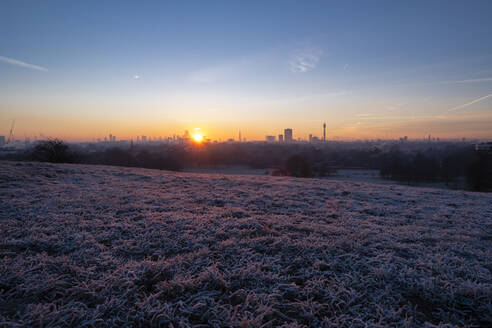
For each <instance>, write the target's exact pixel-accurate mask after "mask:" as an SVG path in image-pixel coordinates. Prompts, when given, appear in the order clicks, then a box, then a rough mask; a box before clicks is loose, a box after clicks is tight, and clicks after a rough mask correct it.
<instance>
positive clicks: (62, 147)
mask: <svg viewBox="0 0 492 328" xmlns="http://www.w3.org/2000/svg"><path fill="white" fill-rule="evenodd" d="M31 159H33V160H35V161H39V162H51V163H73V162H75V155H74V154H73V153H72V152H71V151H70V147H69V146H68V145H67V144H66V143H65V142H63V141H62V140H60V139H48V140H43V141H40V142H38V143H37V145H36V146H35V147H34V148H33V149H32V152H31Z"/></svg>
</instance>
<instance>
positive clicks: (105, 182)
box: [0, 162, 492, 327]
mask: <svg viewBox="0 0 492 328" xmlns="http://www.w3.org/2000/svg"><path fill="white" fill-rule="evenodd" d="M0 189H1V193H0V204H1V205H0V258H1V259H2V260H1V261H0V326H12V327H15V326H32V325H34V326H36V325H43V326H48V327H49V326H73V325H80V326H96V327H104V326H163V327H166V326H171V324H172V326H173V327H191V326H196V327H209V326H210V327H221V326H235V327H259V326H263V327H273V326H279V325H285V326H289V327H301V326H309V327H360V326H364V325H368V326H393V327H405V326H406V327H421V326H423V325H424V324H427V325H445V324H449V325H450V326H466V325H468V326H470V325H472V326H473V325H474V326H490V324H491V322H492V206H491V204H492V195H491V194H483V193H469V192H463V191H459V192H458V191H447V190H436V189H425V188H412V187H405V186H396V185H375V184H370V183H356V182H340V181H331V180H330V181H327V180H321V179H295V178H275V177H266V176H265V177H263V176H230V175H229V176H221V175H206V174H203V175H201V174H190V173H170V172H165V171H156V170H146V169H134V168H121V167H110V166H85V165H68V164H66V165H61V164H60V165H52V164H42V163H16V162H0Z"/></svg>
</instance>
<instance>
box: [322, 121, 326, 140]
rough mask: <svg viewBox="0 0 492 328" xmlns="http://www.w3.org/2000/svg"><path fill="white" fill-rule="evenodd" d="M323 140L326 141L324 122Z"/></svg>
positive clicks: (324, 125)
mask: <svg viewBox="0 0 492 328" xmlns="http://www.w3.org/2000/svg"><path fill="white" fill-rule="evenodd" d="M323 141H326V122H325V123H323Z"/></svg>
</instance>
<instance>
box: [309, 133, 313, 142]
mask: <svg viewBox="0 0 492 328" xmlns="http://www.w3.org/2000/svg"><path fill="white" fill-rule="evenodd" d="M309 142H313V135H312V134H311V133H310V134H309Z"/></svg>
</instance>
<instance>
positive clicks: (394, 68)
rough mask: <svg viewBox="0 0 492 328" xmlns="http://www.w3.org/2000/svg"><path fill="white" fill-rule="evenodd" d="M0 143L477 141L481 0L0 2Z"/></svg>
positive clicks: (483, 37) (489, 121) (483, 76)
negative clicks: (0, 138) (286, 136)
mask: <svg viewBox="0 0 492 328" xmlns="http://www.w3.org/2000/svg"><path fill="white" fill-rule="evenodd" d="M0 31H1V33H0V135H8V132H9V129H10V125H11V122H12V120H14V119H15V122H16V123H15V130H14V135H15V137H16V138H20V139H22V138H24V137H30V138H34V137H36V138H44V137H58V138H63V139H66V140H70V141H76V140H80V141H81V140H92V139H93V138H103V137H104V136H105V135H108V134H109V133H112V134H113V135H116V136H117V138H118V139H130V138H134V139H135V138H136V136H137V135H147V136H154V137H156V136H172V135H173V134H180V135H181V134H183V132H184V130H190V131H191V130H193V129H195V128H200V129H201V131H203V133H204V134H205V135H206V136H207V137H210V138H212V139H217V140H224V139H228V138H231V137H233V138H237V135H238V132H239V130H241V133H242V135H243V136H244V137H246V138H247V139H248V140H254V139H264V137H265V135H277V134H280V133H282V132H283V129H284V128H292V129H293V130H294V137H295V138H298V137H299V138H307V137H308V135H309V134H313V135H315V136H321V134H322V124H323V122H326V125H327V137H328V138H330V139H353V138H396V137H402V136H409V137H410V138H422V137H424V136H427V135H428V134H431V135H432V136H436V137H440V138H443V139H446V138H461V137H467V138H483V139H487V138H488V139H490V138H492V41H491V40H492V39H491V35H492V1H480V0H474V1H451V0H448V1H287V0H284V1H273V0H272V1H232V0H231V1H49V0H47V1H24V0H13V1H11V0H2V1H1V2H0Z"/></svg>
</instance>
